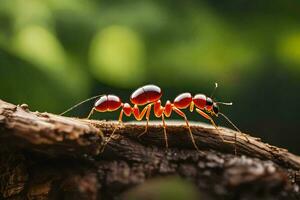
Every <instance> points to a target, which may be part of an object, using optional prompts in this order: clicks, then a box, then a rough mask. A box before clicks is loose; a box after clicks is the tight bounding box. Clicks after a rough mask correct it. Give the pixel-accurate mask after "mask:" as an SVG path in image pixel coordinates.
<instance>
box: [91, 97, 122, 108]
mask: <svg viewBox="0 0 300 200" xmlns="http://www.w3.org/2000/svg"><path fill="white" fill-rule="evenodd" d="M121 105H122V101H121V99H120V98H119V97H118V96H116V95H112V94H109V95H104V96H101V97H100V98H99V99H97V100H96V102H95V104H94V108H95V110H96V111H98V112H107V111H115V110H117V109H119V108H120V107H121Z"/></svg>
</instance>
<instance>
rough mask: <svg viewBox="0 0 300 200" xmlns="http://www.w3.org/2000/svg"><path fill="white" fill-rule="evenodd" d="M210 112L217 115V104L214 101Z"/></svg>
mask: <svg viewBox="0 0 300 200" xmlns="http://www.w3.org/2000/svg"><path fill="white" fill-rule="evenodd" d="M212 112H213V114H214V115H216V116H218V114H219V106H218V104H217V103H215V102H214V104H213V107H212Z"/></svg>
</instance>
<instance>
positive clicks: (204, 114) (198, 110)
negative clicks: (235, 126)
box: [196, 108, 237, 155]
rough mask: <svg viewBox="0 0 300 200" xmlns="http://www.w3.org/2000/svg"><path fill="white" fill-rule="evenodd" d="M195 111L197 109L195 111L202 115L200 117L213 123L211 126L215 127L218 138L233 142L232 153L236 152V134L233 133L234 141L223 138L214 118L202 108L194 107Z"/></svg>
mask: <svg viewBox="0 0 300 200" xmlns="http://www.w3.org/2000/svg"><path fill="white" fill-rule="evenodd" d="M196 111H197V113H199V114H200V115H202V117H204V118H206V119H208V120H209V121H210V122H211V123H212V124H213V126H214V127H215V128H216V130H217V132H218V134H219V136H220V138H221V139H222V141H223V142H226V143H231V144H234V153H235V155H236V154H237V152H236V135H235V142H231V141H226V140H224V138H223V136H222V134H221V132H220V131H219V129H218V127H217V125H216V123H215V122H214V120H213V119H212V118H211V117H210V116H209V115H208V114H206V113H205V112H203V111H202V110H200V109H198V108H196Z"/></svg>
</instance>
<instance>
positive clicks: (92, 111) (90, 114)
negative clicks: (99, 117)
mask: <svg viewBox="0 0 300 200" xmlns="http://www.w3.org/2000/svg"><path fill="white" fill-rule="evenodd" d="M94 110H95V109H94V108H92V110H91V111H90V113H89V115H88V116H87V117H86V119H89V118H90V117H91V116H92V114H93V113H94Z"/></svg>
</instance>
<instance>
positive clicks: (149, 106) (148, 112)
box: [138, 104, 152, 137]
mask: <svg viewBox="0 0 300 200" xmlns="http://www.w3.org/2000/svg"><path fill="white" fill-rule="evenodd" d="M146 107H148V108H147V113H146V120H147V122H146V128H145V130H144V132H142V133H141V134H139V136H138V137H141V136H142V135H144V134H145V133H146V132H147V131H148V125H149V119H150V112H151V108H152V104H149V105H148V106H146ZM142 118H143V117H142Z"/></svg>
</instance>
